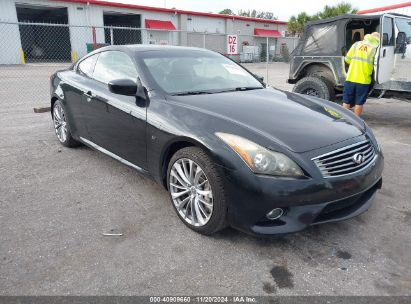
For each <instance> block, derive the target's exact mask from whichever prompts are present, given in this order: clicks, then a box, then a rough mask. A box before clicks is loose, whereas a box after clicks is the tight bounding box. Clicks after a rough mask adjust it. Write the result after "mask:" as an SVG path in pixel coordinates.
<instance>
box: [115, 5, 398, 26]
mask: <svg viewBox="0 0 411 304" xmlns="http://www.w3.org/2000/svg"><path fill="white" fill-rule="evenodd" d="M107 1H111V2H121V3H130V4H136V5H147V6H155V7H164V6H166V7H167V8H172V7H175V8H177V9H182V10H190V11H198V12H212V13H218V12H219V11H221V10H223V9H225V8H230V9H232V10H233V11H234V12H237V11H238V10H240V9H242V10H252V9H256V10H258V11H270V12H273V13H274V15H275V16H277V17H278V19H279V20H284V21H287V20H288V19H289V18H290V17H291V16H292V15H296V14H298V13H299V12H301V11H306V12H307V13H308V14H315V13H317V12H318V11H320V10H321V9H322V8H323V7H324V6H325V5H327V4H328V5H333V4H337V3H339V2H341V0H288V1H287V0H285V1H284V0H283V1H275V0H270V1H267V0H107ZM347 2H350V3H352V4H353V6H354V7H355V8H358V9H360V10H361V9H369V8H375V7H381V6H386V5H392V4H396V3H401V0H398V1H395V0H394V1H393V0H358V1H347ZM402 2H403V1H402Z"/></svg>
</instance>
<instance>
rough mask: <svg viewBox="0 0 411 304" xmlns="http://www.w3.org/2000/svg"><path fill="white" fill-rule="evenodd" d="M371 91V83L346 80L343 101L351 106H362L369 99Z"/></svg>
mask: <svg viewBox="0 0 411 304" xmlns="http://www.w3.org/2000/svg"><path fill="white" fill-rule="evenodd" d="M369 91H370V85H369V84H361V83H355V82H350V81H346V82H345V83H344V94H343V102H344V103H348V104H350V105H351V106H354V105H357V106H362V105H363V104H364V103H365V102H366V101H367V97H368V92H369Z"/></svg>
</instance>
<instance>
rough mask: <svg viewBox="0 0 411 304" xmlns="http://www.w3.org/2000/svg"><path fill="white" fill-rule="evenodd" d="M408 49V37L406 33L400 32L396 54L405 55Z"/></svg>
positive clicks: (396, 42)
mask: <svg viewBox="0 0 411 304" xmlns="http://www.w3.org/2000/svg"><path fill="white" fill-rule="evenodd" d="M406 49H407V35H406V34H405V33H404V32H399V33H398V35H397V39H396V41H395V53H396V54H404V53H405V51H406Z"/></svg>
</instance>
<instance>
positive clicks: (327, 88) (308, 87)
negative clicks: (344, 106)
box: [293, 77, 335, 100]
mask: <svg viewBox="0 0 411 304" xmlns="http://www.w3.org/2000/svg"><path fill="white" fill-rule="evenodd" d="M293 92H295V93H300V94H305V95H309V96H315V97H318V98H322V99H327V100H333V99H334V98H335V92H334V89H333V87H332V85H331V83H329V82H328V81H327V80H326V79H324V78H319V77H304V78H302V79H300V80H299V81H298V82H297V83H296V84H295V86H294V88H293Z"/></svg>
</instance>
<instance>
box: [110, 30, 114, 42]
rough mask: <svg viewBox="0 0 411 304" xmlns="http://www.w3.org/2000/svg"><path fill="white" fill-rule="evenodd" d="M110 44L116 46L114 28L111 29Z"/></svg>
mask: <svg viewBox="0 0 411 304" xmlns="http://www.w3.org/2000/svg"><path fill="white" fill-rule="evenodd" d="M110 44H111V45H114V36H113V28H112V27H110Z"/></svg>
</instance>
